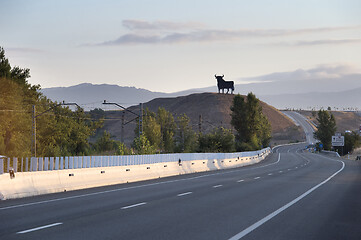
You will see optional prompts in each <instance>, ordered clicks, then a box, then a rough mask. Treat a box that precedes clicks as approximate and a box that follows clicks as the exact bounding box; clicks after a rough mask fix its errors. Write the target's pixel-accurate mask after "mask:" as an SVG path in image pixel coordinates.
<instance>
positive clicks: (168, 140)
mask: <svg viewBox="0 0 361 240" xmlns="http://www.w3.org/2000/svg"><path fill="white" fill-rule="evenodd" d="M157 122H158V124H159V125H160V131H161V138H162V148H161V149H162V150H163V152H167V153H171V152H174V132H175V129H176V124H175V122H174V117H173V115H172V113H170V112H169V111H167V110H165V109H164V108H161V107H160V108H158V111H157Z"/></svg>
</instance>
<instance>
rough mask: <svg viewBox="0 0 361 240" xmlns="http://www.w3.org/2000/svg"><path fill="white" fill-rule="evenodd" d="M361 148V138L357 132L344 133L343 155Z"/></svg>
mask: <svg viewBox="0 0 361 240" xmlns="http://www.w3.org/2000/svg"><path fill="white" fill-rule="evenodd" d="M360 146H361V136H360V135H359V134H358V133H357V132H354V131H353V132H351V133H345V146H344V151H343V152H344V154H347V153H351V152H352V151H353V150H354V149H355V148H358V147H360Z"/></svg>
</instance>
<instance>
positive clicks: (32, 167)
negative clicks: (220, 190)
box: [0, 148, 270, 174]
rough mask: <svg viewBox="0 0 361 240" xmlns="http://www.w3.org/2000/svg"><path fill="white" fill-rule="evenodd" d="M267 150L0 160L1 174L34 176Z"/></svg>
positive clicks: (210, 157)
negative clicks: (36, 174) (23, 173)
mask: <svg viewBox="0 0 361 240" xmlns="http://www.w3.org/2000/svg"><path fill="white" fill-rule="evenodd" d="M267 150H268V151H270V149H269V148H266V149H262V150H259V151H254V152H236V153H173V154H153V155H122V156H78V157H44V158H43V157H40V158H35V157H33V158H12V159H11V158H0V174H3V173H7V172H9V170H10V169H14V172H35V171H51V170H63V169H80V168H94V167H112V166H129V165H141V164H153V163H162V162H178V161H179V159H180V160H181V161H194V160H220V159H232V158H235V159H236V158H241V157H254V156H255V155H257V156H262V155H263V154H264V153H265V152H266V151H267Z"/></svg>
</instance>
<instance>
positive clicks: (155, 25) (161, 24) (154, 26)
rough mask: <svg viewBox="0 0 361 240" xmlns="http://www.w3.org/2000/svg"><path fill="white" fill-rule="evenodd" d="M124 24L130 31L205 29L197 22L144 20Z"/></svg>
mask: <svg viewBox="0 0 361 240" xmlns="http://www.w3.org/2000/svg"><path fill="white" fill-rule="evenodd" d="M122 24H123V26H124V27H125V28H127V29H129V30H179V29H198V28H203V27H204V25H203V24H201V23H196V22H187V23H177V22H170V21H155V22H147V21H142V20H123V22H122Z"/></svg>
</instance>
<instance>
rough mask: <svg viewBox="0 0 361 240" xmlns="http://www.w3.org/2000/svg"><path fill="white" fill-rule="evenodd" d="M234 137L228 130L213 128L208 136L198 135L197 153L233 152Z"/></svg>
mask: <svg viewBox="0 0 361 240" xmlns="http://www.w3.org/2000/svg"><path fill="white" fill-rule="evenodd" d="M234 139H235V138H234V135H233V133H232V131H231V130H230V129H225V128H223V127H221V128H215V129H213V131H212V132H210V133H208V134H200V135H199V139H198V142H199V149H198V151H199V152H234V150H235V142H234Z"/></svg>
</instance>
